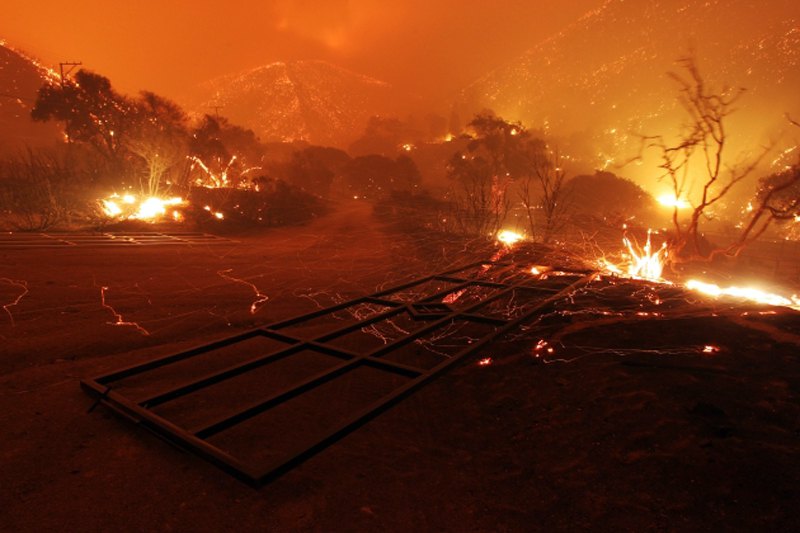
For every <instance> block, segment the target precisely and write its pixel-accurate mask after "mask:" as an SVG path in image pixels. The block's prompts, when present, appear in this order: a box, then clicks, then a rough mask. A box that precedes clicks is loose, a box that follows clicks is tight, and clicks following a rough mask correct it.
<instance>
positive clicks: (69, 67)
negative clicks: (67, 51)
mask: <svg viewBox="0 0 800 533" xmlns="http://www.w3.org/2000/svg"><path fill="white" fill-rule="evenodd" d="M81 65H83V63H81V62H80V61H64V62H62V63H59V64H58V69H59V72H60V73H61V86H62V87H63V86H64V77H65V76H69V73H70V72H72V71H73V70H75V67H79V66H81ZM64 67H67V71H66V72H64Z"/></svg>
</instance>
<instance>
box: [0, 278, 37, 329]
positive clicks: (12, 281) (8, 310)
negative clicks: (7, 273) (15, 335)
mask: <svg viewBox="0 0 800 533" xmlns="http://www.w3.org/2000/svg"><path fill="white" fill-rule="evenodd" d="M0 281H2V282H3V283H7V284H9V285H11V286H13V287H19V288H20V289H22V292H20V294H19V295H18V296H17V297H16V298H14V300H13V301H11V302H9V303H7V304H5V305H4V306H3V311H5V312H6V313H8V318H9V319H10V320H11V325H12V326H15V325H16V324H15V323H14V315H12V314H11V308H12V307H14V306H15V305H19V302H20V301H22V299H23V298H24V297H25V295H26V294H28V292H30V291H29V290H28V282H27V281H24V280H21V279H9V278H0Z"/></svg>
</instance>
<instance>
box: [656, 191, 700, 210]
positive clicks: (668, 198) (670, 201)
mask: <svg viewBox="0 0 800 533" xmlns="http://www.w3.org/2000/svg"><path fill="white" fill-rule="evenodd" d="M658 203H660V204H661V205H663V206H666V207H673V208H676V209H689V208H690V207H692V204H690V203H689V201H688V200H684V199H683V198H676V197H675V195H674V194H662V195H661V196H659V197H658Z"/></svg>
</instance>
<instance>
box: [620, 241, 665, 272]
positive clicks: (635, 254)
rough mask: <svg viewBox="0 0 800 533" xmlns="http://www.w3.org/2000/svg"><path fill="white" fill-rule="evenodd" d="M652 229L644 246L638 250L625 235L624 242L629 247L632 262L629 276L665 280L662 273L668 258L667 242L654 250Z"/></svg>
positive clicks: (629, 267)
mask: <svg viewBox="0 0 800 533" xmlns="http://www.w3.org/2000/svg"><path fill="white" fill-rule="evenodd" d="M651 234H652V232H651V231H650V230H647V243H646V244H645V245H644V248H642V249H641V250H637V248H638V246H636V245H634V244H633V242H631V240H630V239H628V237H623V238H622V242H623V244H625V247H626V248H627V249H628V254H629V255H630V263H629V264H628V268H627V273H628V276H629V277H631V278H635V279H646V280H650V281H663V279H664V278H662V277H661V274H662V273H663V272H664V261H665V260H666V258H667V243H662V244H661V247H660V248H659V249H658V250H656V251H655V252H653V247H652V243H651V239H650V237H651Z"/></svg>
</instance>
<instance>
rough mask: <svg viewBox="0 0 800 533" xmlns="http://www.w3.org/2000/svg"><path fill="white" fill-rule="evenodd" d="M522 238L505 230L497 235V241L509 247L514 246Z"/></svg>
mask: <svg viewBox="0 0 800 533" xmlns="http://www.w3.org/2000/svg"><path fill="white" fill-rule="evenodd" d="M524 238H525V237H524V236H523V235H520V234H519V233H517V232H516V231H511V230H507V229H504V230H502V231H500V232H499V233H498V234H497V240H498V241H499V242H502V243H503V244H505V245H506V246H509V247H511V246H514V245H515V244H516V243H518V242H519V241H521V240H523V239H524Z"/></svg>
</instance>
